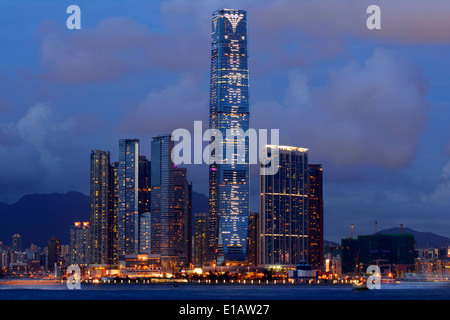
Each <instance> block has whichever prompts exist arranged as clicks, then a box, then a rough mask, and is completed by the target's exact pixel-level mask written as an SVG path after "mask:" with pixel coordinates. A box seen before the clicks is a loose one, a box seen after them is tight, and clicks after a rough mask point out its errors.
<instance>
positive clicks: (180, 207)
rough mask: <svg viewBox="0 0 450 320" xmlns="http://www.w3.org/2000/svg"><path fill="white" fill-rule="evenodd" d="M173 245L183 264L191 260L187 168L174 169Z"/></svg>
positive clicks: (189, 190)
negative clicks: (174, 242)
mask: <svg viewBox="0 0 450 320" xmlns="http://www.w3.org/2000/svg"><path fill="white" fill-rule="evenodd" d="M174 175H175V176H174V211H175V212H174V213H175V223H174V227H175V228H176V231H175V239H176V240H175V241H176V244H175V247H176V253H177V255H178V256H180V258H181V260H182V261H183V263H184V264H185V265H187V264H189V263H191V262H192V183H190V182H188V179H187V169H186V168H177V167H176V168H175V169H174Z"/></svg>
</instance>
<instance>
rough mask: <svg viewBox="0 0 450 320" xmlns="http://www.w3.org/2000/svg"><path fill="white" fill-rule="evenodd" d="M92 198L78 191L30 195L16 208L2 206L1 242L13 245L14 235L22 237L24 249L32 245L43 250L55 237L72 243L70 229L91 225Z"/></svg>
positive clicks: (11, 205)
mask: <svg viewBox="0 0 450 320" xmlns="http://www.w3.org/2000/svg"><path fill="white" fill-rule="evenodd" d="M89 207H90V202H89V197H88V196H86V195H84V194H82V193H80V192H76V191H70V192H67V193H51V194H31V195H26V196H23V197H22V198H20V199H19V200H18V201H17V202H16V203H14V204H5V203H0V221H1V222H2V223H1V224H0V241H3V242H4V243H6V244H11V238H12V236H13V234H15V233H19V234H21V235H22V249H25V248H27V247H28V246H29V245H30V244H31V243H34V244H36V245H38V246H41V247H44V246H46V245H47V242H48V240H49V239H50V238H51V237H52V236H56V237H57V238H59V239H60V240H61V243H63V244H68V243H69V227H70V226H71V225H73V223H74V222H75V221H89Z"/></svg>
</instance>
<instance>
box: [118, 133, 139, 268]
mask: <svg viewBox="0 0 450 320" xmlns="http://www.w3.org/2000/svg"><path fill="white" fill-rule="evenodd" d="M118 184H119V186H118V216H117V223H118V228H117V233H118V241H117V245H118V256H119V259H120V257H123V256H125V255H136V254H138V251H139V139H121V140H120V141H119V169H118Z"/></svg>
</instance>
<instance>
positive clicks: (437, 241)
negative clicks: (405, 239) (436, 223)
mask: <svg viewBox="0 0 450 320" xmlns="http://www.w3.org/2000/svg"><path fill="white" fill-rule="evenodd" d="M401 231H402V232H403V233H408V234H412V235H413V236H414V239H415V241H416V243H417V247H418V248H443V247H447V246H450V238H448V237H444V236H440V235H437V234H435V233H432V232H421V231H416V230H413V229H410V228H403V229H402V230H400V228H391V229H385V230H381V231H379V232H378V233H385V234H393V233H400V232H401Z"/></svg>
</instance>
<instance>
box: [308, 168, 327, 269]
mask: <svg viewBox="0 0 450 320" xmlns="http://www.w3.org/2000/svg"><path fill="white" fill-rule="evenodd" d="M308 179H309V180H308V201H309V203H308V263H309V264H310V265H311V266H312V267H313V268H320V267H322V266H323V262H324V245H323V171H322V165H320V164H308Z"/></svg>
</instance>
